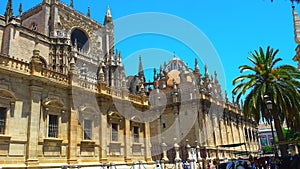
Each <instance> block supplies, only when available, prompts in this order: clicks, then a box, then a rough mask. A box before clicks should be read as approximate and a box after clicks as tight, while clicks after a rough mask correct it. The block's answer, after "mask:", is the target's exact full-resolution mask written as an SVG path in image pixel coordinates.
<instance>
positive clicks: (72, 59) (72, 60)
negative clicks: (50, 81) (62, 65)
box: [70, 56, 76, 73]
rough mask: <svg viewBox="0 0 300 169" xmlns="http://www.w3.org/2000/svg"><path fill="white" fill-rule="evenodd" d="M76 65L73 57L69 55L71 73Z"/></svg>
mask: <svg viewBox="0 0 300 169" xmlns="http://www.w3.org/2000/svg"><path fill="white" fill-rule="evenodd" d="M75 69H76V66H75V57H74V56H71V61H70V71H71V72H72V73H74V72H75Z"/></svg>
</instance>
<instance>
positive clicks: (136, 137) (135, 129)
mask: <svg viewBox="0 0 300 169" xmlns="http://www.w3.org/2000/svg"><path fill="white" fill-rule="evenodd" d="M133 138H134V142H135V143H138V142H139V128H138V127H136V126H134V127H133Z"/></svg>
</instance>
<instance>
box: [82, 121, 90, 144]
mask: <svg viewBox="0 0 300 169" xmlns="http://www.w3.org/2000/svg"><path fill="white" fill-rule="evenodd" d="M83 123H84V124H83V125H84V136H83V137H84V139H85V140H91V139H92V121H91V120H84V122H83Z"/></svg>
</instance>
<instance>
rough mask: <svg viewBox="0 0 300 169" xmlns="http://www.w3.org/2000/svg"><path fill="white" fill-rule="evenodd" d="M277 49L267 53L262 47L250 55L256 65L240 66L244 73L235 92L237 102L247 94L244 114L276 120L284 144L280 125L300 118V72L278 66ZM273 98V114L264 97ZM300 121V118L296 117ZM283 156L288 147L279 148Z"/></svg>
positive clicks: (238, 80) (236, 80)
mask: <svg viewBox="0 0 300 169" xmlns="http://www.w3.org/2000/svg"><path fill="white" fill-rule="evenodd" d="M278 51H279V50H278V49H277V50H275V51H274V49H272V48H270V47H267V50H266V51H265V52H264V51H263V49H262V48H261V47H260V48H259V50H258V51H256V50H255V51H254V52H250V57H248V60H249V61H250V62H251V63H252V64H253V65H252V66H249V65H242V66H240V67H239V69H240V71H241V73H244V74H242V75H240V76H238V77H237V78H235V79H234V80H233V85H236V86H235V88H234V89H233V91H232V93H233V94H237V101H239V100H240V98H241V97H242V96H243V95H246V97H245V101H244V104H243V113H244V115H245V116H246V117H248V118H254V119H255V120H256V121H257V122H259V120H260V119H262V120H263V121H267V122H269V123H270V122H271V121H272V120H274V124H275V129H276V132H277V136H278V140H279V141H283V140H284V136H283V133H282V127H281V124H282V123H283V121H285V120H286V121H288V122H289V123H288V125H291V124H294V123H295V122H290V118H291V117H299V113H298V112H299V111H300V94H299V92H298V89H299V88H300V83H299V81H298V79H299V78H300V72H299V70H298V69H297V68H295V67H293V66H290V65H281V66H277V67H275V66H276V64H277V63H278V62H279V61H281V60H282V59H281V58H275V56H276V54H277V53H278ZM265 95H268V96H270V100H271V101H272V111H271V113H269V112H268V110H267V109H266V104H265V100H264V96H265ZM297 119H299V118H297ZM280 150H281V154H282V155H287V152H286V147H285V146H281V147H280Z"/></svg>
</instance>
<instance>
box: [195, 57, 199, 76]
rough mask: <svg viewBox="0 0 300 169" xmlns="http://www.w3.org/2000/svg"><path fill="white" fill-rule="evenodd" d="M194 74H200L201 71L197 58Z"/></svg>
mask: <svg viewBox="0 0 300 169" xmlns="http://www.w3.org/2000/svg"><path fill="white" fill-rule="evenodd" d="M194 72H195V73H199V72H200V69H199V65H198V59H197V58H195V68H194Z"/></svg>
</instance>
